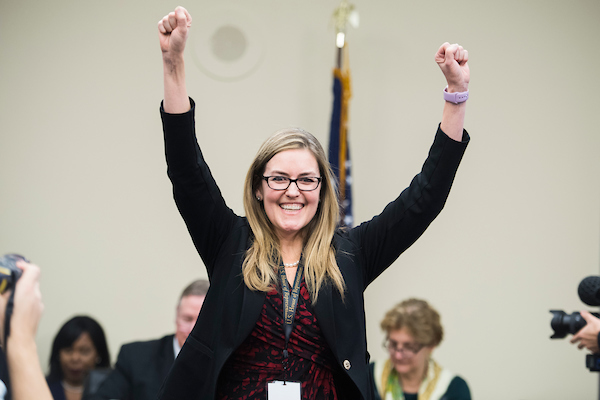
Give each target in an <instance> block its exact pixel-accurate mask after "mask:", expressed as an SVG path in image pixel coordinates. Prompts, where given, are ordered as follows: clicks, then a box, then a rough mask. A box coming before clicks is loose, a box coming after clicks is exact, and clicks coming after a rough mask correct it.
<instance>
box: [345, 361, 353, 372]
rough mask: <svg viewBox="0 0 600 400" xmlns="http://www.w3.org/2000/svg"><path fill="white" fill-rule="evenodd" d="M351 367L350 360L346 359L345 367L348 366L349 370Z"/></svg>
mask: <svg viewBox="0 0 600 400" xmlns="http://www.w3.org/2000/svg"><path fill="white" fill-rule="evenodd" d="M350 367H351V365H350V361H348V360H344V368H346V369H347V370H349V369H350Z"/></svg>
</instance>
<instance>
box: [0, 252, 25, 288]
mask: <svg viewBox="0 0 600 400" xmlns="http://www.w3.org/2000/svg"><path fill="white" fill-rule="evenodd" d="M21 260H23V261H27V260H26V259H25V257H23V256H20V255H18V254H6V255H5V256H3V257H2V258H0V294H2V293H4V292H6V291H7V290H10V289H13V288H14V287H15V284H16V283H17V281H18V280H19V278H20V277H21V275H22V273H23V271H21V269H19V268H18V267H17V261H21Z"/></svg>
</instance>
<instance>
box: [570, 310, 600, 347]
mask: <svg viewBox="0 0 600 400" xmlns="http://www.w3.org/2000/svg"><path fill="white" fill-rule="evenodd" d="M581 316H582V317H583V319H585V321H586V322H587V324H586V325H585V326H584V327H583V328H581V329H580V330H579V332H577V333H576V334H575V335H573V338H572V339H571V343H577V342H579V344H578V345H577V347H578V348H579V349H580V350H581V349H583V348H584V347H585V348H587V349H588V350H589V351H591V352H592V353H594V354H596V353H600V348H599V347H598V333H599V332H600V319H598V318H596V317H594V316H593V315H592V314H590V313H589V312H587V311H581Z"/></svg>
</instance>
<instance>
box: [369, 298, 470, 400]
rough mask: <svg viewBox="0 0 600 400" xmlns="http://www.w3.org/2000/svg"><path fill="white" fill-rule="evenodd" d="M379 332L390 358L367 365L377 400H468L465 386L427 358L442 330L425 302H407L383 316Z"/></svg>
mask: <svg viewBox="0 0 600 400" xmlns="http://www.w3.org/2000/svg"><path fill="white" fill-rule="evenodd" d="M381 329H382V330H383V331H384V332H385V333H386V340H385V343H384V347H385V348H386V349H387V351H388V352H389V355H390V357H389V358H388V359H387V360H386V361H385V362H374V363H371V372H372V376H373V379H374V380H375V382H374V387H375V388H376V393H375V399H379V400H417V399H418V400H441V399H443V400H471V393H470V391H469V387H468V386H467V382H465V380H464V379H462V378H461V377H459V376H457V375H454V374H453V373H452V372H450V371H448V370H447V369H445V368H442V367H441V366H440V365H439V364H438V363H437V362H435V361H434V359H433V358H432V357H431V355H432V353H433V350H434V349H435V348H436V347H437V346H438V345H439V344H440V342H441V341H442V338H443V336H444V329H443V327H442V324H441V321H440V315H439V314H438V312H437V311H436V310H435V309H434V308H433V307H431V306H430V305H429V304H428V303H427V302H426V301H425V300H419V299H408V300H405V301H403V302H401V303H400V304H398V305H396V306H395V307H393V308H392V309H391V310H389V311H388V312H387V314H386V315H385V317H384V318H383V321H381Z"/></svg>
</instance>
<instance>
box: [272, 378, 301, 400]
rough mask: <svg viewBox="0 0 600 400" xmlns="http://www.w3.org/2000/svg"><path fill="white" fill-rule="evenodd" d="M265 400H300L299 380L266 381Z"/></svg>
mask: <svg viewBox="0 0 600 400" xmlns="http://www.w3.org/2000/svg"><path fill="white" fill-rule="evenodd" d="M267 400H300V382H290V381H287V382H285V383H284V382H283V381H273V382H267Z"/></svg>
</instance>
